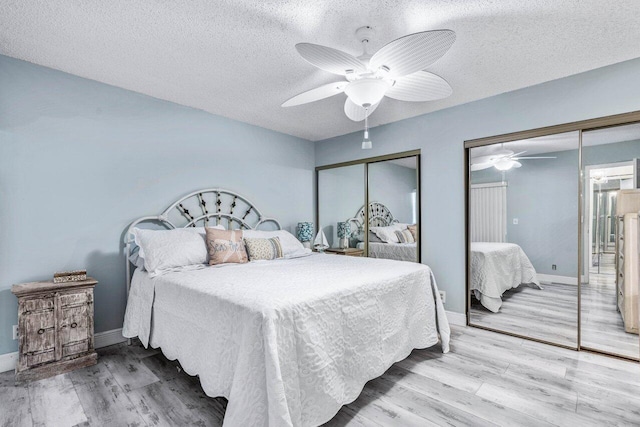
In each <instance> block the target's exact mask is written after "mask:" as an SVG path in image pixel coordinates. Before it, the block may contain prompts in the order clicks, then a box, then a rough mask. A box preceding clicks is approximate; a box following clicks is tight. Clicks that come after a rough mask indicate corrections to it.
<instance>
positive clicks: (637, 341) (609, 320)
mask: <svg viewBox="0 0 640 427" xmlns="http://www.w3.org/2000/svg"><path fill="white" fill-rule="evenodd" d="M639 159H640V124H630V125H623V126H613V127H606V128H603V129H596V130H591V131H584V132H583V133H582V165H583V169H582V177H583V183H582V188H583V218H584V222H583V229H582V248H583V249H582V253H583V262H582V265H583V270H582V285H581V326H582V327H581V331H582V332H581V346H582V347H584V348H588V349H593V350H598V351H601V352H605V353H609V354H614V355H619V356H624V357H628V358H634V359H638V357H640V338H639V336H638V321H639V316H640V315H639V312H638V298H639V292H638V289H639V287H640V284H639V283H638V281H639V280H638V279H639V274H640V273H639V267H640V265H639V260H638V249H639V245H640V237H639V236H640V234H639V233H640V229H639V228H638V212H640V181H639V179H640V178H639V176H638V164H639V163H638V162H639Z"/></svg>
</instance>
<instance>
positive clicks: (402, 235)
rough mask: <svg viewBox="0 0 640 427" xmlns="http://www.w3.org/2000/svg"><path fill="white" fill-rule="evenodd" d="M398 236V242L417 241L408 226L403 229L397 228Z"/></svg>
mask: <svg viewBox="0 0 640 427" xmlns="http://www.w3.org/2000/svg"><path fill="white" fill-rule="evenodd" d="M396 237H398V242H400V243H415V239H414V238H413V234H411V231H410V230H409V229H408V228H407V229H404V230H402V231H398V230H396Z"/></svg>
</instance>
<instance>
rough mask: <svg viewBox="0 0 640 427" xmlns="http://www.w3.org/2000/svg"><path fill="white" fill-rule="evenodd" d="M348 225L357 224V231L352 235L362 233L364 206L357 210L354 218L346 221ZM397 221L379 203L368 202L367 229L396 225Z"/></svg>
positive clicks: (387, 209)
mask: <svg viewBox="0 0 640 427" xmlns="http://www.w3.org/2000/svg"><path fill="white" fill-rule="evenodd" d="M347 221H348V222H350V223H355V224H357V226H358V228H357V230H354V231H353V232H354V233H361V232H363V231H364V205H363V206H362V207H361V208H360V210H358V213H357V214H356V216H355V217H353V218H349V219H348V220H347ZM397 222H398V220H397V219H395V218H394V217H393V215H392V214H391V211H390V210H389V208H387V207H386V206H385V205H384V204H382V203H380V202H369V227H386V226H389V225H391V224H395V223H397Z"/></svg>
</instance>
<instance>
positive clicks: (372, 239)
mask: <svg viewBox="0 0 640 427" xmlns="http://www.w3.org/2000/svg"><path fill="white" fill-rule="evenodd" d="M369 243H384V242H383V241H382V239H380V238H379V237H378V235H377V234H376V233H374V232H373V231H371V230H369Z"/></svg>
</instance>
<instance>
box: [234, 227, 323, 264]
mask: <svg viewBox="0 0 640 427" xmlns="http://www.w3.org/2000/svg"><path fill="white" fill-rule="evenodd" d="M242 236H243V237H244V238H245V239H255V238H259V239H269V238H272V237H277V238H278V239H280V246H282V256H283V257H284V258H295V257H299V256H304V255H307V254H309V253H311V250H310V249H306V248H305V247H304V246H302V243H301V242H300V241H299V240H298V239H296V237H295V236H294V235H293V234H291V233H289V232H288V231H286V230H275V231H261V230H244V231H243V234H242Z"/></svg>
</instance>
